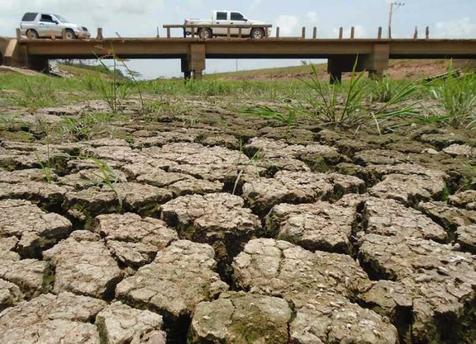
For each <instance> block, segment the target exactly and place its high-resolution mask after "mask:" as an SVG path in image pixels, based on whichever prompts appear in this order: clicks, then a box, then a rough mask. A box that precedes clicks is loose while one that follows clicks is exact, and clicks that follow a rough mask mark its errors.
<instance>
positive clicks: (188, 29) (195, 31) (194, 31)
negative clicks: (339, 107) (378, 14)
mask: <svg viewBox="0 0 476 344" xmlns="http://www.w3.org/2000/svg"><path fill="white" fill-rule="evenodd" d="M272 27H273V26H272V25H270V24H266V25H249V24H247V25H218V24H214V25H200V24H197V25H186V24H167V25H163V28H164V29H165V30H166V38H178V37H173V36H172V31H171V30H172V29H181V30H183V37H186V35H187V33H189V34H190V36H191V37H192V38H199V30H200V29H202V28H222V29H223V28H225V29H227V34H226V38H227V39H231V38H243V36H244V35H243V29H252V28H266V30H265V37H264V38H265V39H269V38H273V39H279V38H285V39H293V38H294V39H318V38H319V37H318V29H317V27H315V26H314V27H313V28H312V36H311V37H307V35H306V33H307V31H306V27H302V30H301V35H300V36H286V37H283V36H281V34H280V31H281V30H280V27H279V26H277V27H276V31H275V35H274V36H273V35H272V34H271V32H270V31H271V30H270V29H271V28H272ZM232 29H238V33H233V32H232V31H231V30H232ZM156 37H157V38H159V37H160V32H159V28H157V36H156ZM16 38H17V40H18V41H25V40H26V41H27V40H29V39H28V37H25V36H22V34H21V30H20V29H16ZM119 38H122V37H119ZM338 38H339V39H356V38H357V37H356V30H355V27H353V26H352V27H351V28H350V34H349V37H344V28H343V27H340V28H339V30H338ZM384 38H385V39H392V31H391V29H390V28H388V36H387V37H383V29H382V27H379V28H378V33H377V39H384ZM412 38H413V39H415V40H416V39H419V36H418V27H415V31H414V33H413V37H412ZM429 38H430V28H429V27H428V26H427V27H426V28H425V36H424V39H429ZM47 39H51V40H56V39H66V32H65V31H64V30H63V35H62V37H61V38H57V37H54V36H51V38H47ZM92 39H96V40H103V39H104V36H103V29H102V28H98V29H97V35H96V37H95V38H92Z"/></svg>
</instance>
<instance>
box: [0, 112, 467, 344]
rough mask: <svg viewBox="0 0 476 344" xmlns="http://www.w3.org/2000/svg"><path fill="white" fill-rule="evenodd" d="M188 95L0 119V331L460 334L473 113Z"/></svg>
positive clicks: (273, 336) (89, 339) (138, 338)
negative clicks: (353, 109) (48, 132)
mask: <svg viewBox="0 0 476 344" xmlns="http://www.w3.org/2000/svg"><path fill="white" fill-rule="evenodd" d="M195 108H196V111H197V112H198V115H197V114H195V115H194V116H195V117H194V118H195V120H194V121H193V123H192V122H190V123H186V122H184V121H183V118H175V117H174V116H172V115H171V116H169V117H167V118H164V119H163V121H160V120H159V121H158V122H153V123H150V122H144V121H142V119H141V118H140V117H138V116H133V118H131V120H130V121H124V122H118V123H111V124H109V127H108V128H107V129H108V130H106V133H110V132H119V133H122V137H121V136H120V135H119V137H114V138H112V137H110V136H108V134H104V132H103V133H98V134H97V135H96V136H95V137H92V138H91V139H90V140H88V141H84V140H83V141H81V140H68V142H66V140H63V141H62V142H58V143H48V144H47V143H45V142H44V140H42V139H41V135H39V134H38V132H37V131H36V130H37V129H36V127H35V121H34V120H31V118H32V117H33V118H34V117H35V116H38V117H39V118H40V117H41V118H43V120H45V116H46V115H47V117H46V118H47V120H50V121H51V122H52V123H57V122H58V121H60V120H61V117H64V116H66V117H67V116H70V117H74V116H79V114H78V113H77V112H79V110H74V109H80V107H77V108H73V110H71V111H65V110H64V109H63V110H61V109H43V110H40V111H39V112H38V113H34V114H25V115H24V116H25V118H28V119H30V121H26V120H25V123H24V125H23V126H22V128H19V129H18V131H17V132H16V131H15V130H13V129H12V130H11V132H10V133H9V135H8V139H6V138H5V137H6V136H4V134H5V133H1V135H2V137H4V138H3V139H2V140H1V142H0V167H1V169H0V212H1V215H0V311H1V313H0V343H2V344H9V343H11V344H17V343H24V344H30V343H31V344H33V343H35V344H43V343H52V344H53V343H62V344H68V343H71V344H73V343H100V344H106V343H110V344H113V343H114V344H116V343H118V344H119V343H121V344H125V343H131V344H139V343H149V344H159V343H187V342H188V343H296V344H297V343H299V344H314V343H368V344H370V343H468V344H469V343H475V342H476V327H475V324H476V308H475V306H476V270H475V269H476V259H475V254H476V179H475V176H476V172H475V166H476V164H475V159H476V148H475V147H476V142H475V140H474V137H475V136H474V135H472V134H474V133H470V132H466V133H465V132H459V131H455V130H451V129H447V128H436V127H421V126H419V127H415V126H414V125H411V124H410V123H402V124H401V125H400V126H399V127H397V128H399V129H397V131H393V132H389V133H387V134H384V135H382V136H378V135H375V134H373V133H372V132H370V131H369V132H361V133H360V134H357V136H354V134H353V133H349V132H344V131H339V130H335V131H333V130H329V129H327V128H324V127H319V126H316V125H312V124H309V123H301V124H300V125H299V126H298V128H299V129H297V128H282V127H279V126H278V125H277V124H276V123H273V122H270V121H267V120H263V119H259V118H243V117H240V116H238V115H235V114H232V113H228V112H227V111H226V110H224V109H223V108H221V107H220V106H218V105H216V104H215V105H213V104H203V103H197V105H196V107H195ZM205 108H207V110H206V111H205V110H204V109H205ZM20 116H21V115H20ZM223 121H227V125H226V126H223V124H222V123H223ZM19 131H23V133H25V132H26V133H34V134H35V135H36V136H37V137H36V139H35V138H33V139H32V140H30V142H20V141H19V140H15V135H14V134H15V133H18V132H19ZM91 158H94V159H96V160H92V159H91ZM98 159H99V160H100V161H102V162H104V163H105V164H107V166H108V168H109V170H108V171H109V172H108V173H109V174H110V175H111V176H113V183H112V184H108V183H104V174H103V173H104V171H102V170H101V168H100V167H98V165H97V164H95V163H94V161H98ZM45 166H48V170H46V169H45ZM50 167H51V171H50V170H49V168H50ZM46 174H48V175H46Z"/></svg>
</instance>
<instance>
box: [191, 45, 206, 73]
mask: <svg viewBox="0 0 476 344" xmlns="http://www.w3.org/2000/svg"><path fill="white" fill-rule="evenodd" d="M205 53H206V47H205V44H190V48H189V53H188V57H187V60H188V71H187V72H189V73H190V72H191V73H193V74H192V75H193V78H194V79H201V78H202V76H203V71H204V70H205Z"/></svg>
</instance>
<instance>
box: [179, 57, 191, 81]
mask: <svg viewBox="0 0 476 344" xmlns="http://www.w3.org/2000/svg"><path fill="white" fill-rule="evenodd" d="M180 61H181V67H182V73H183V77H184V79H185V80H188V79H190V78H191V77H192V71H191V70H190V69H189V62H188V58H187V57H182V59H181V60H180Z"/></svg>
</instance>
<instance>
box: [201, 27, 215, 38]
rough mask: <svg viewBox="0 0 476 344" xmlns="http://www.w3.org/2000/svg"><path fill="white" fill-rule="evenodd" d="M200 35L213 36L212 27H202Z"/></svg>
mask: <svg viewBox="0 0 476 344" xmlns="http://www.w3.org/2000/svg"><path fill="white" fill-rule="evenodd" d="M198 35H199V36H200V38H201V39H210V38H213V34H212V30H210V29H201V30H200V32H199V34H198Z"/></svg>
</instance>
